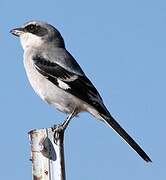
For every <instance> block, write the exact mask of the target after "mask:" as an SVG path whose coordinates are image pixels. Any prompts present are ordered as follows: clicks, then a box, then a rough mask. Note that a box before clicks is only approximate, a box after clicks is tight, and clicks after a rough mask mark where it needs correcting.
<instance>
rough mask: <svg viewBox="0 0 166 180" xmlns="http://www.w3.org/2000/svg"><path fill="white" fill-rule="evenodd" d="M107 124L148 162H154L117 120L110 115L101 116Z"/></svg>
mask: <svg viewBox="0 0 166 180" xmlns="http://www.w3.org/2000/svg"><path fill="white" fill-rule="evenodd" d="M101 116H102V117H103V118H104V119H105V121H106V123H108V124H109V125H110V126H111V127H112V128H113V129H114V130H115V131H116V132H117V133H118V134H119V135H120V136H121V137H122V138H123V139H124V140H125V141H126V142H127V143H128V144H129V145H130V146H131V147H132V148H133V149H134V150H135V151H136V152H137V153H138V154H139V155H140V156H141V157H142V158H143V159H144V160H145V161H146V162H152V161H151V159H150V158H149V157H148V155H147V154H146V153H145V152H144V151H143V149H142V148H141V147H140V146H139V145H138V144H137V143H136V142H135V141H134V139H133V138H132V137H130V136H129V134H128V133H127V132H126V131H125V130H124V129H123V128H122V127H121V126H120V125H119V124H118V123H117V122H116V120H115V119H114V118H113V117H112V116H111V115H110V116H109V117H105V116H104V115H101Z"/></svg>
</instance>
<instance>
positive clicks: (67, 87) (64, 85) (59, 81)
mask: <svg viewBox="0 0 166 180" xmlns="http://www.w3.org/2000/svg"><path fill="white" fill-rule="evenodd" d="M57 82H58V85H59V87H60V88H62V89H65V90H66V89H71V88H70V86H69V85H67V84H66V83H64V82H63V81H61V80H60V79H57Z"/></svg>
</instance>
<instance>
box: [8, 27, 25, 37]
mask: <svg viewBox="0 0 166 180" xmlns="http://www.w3.org/2000/svg"><path fill="white" fill-rule="evenodd" d="M10 33H12V34H13V35H15V36H20V35H21V34H23V33H24V28H15V29H12V30H10Z"/></svg>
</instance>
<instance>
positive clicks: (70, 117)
mask: <svg viewBox="0 0 166 180" xmlns="http://www.w3.org/2000/svg"><path fill="white" fill-rule="evenodd" d="M76 112H77V111H76V109H74V110H73V111H72V113H71V114H69V115H68V116H67V118H66V119H65V121H64V122H63V123H62V124H59V125H54V126H53V129H54V130H55V129H61V130H63V131H65V129H66V128H67V126H68V125H69V122H70V120H71V119H72V118H73V117H74V116H75V115H76Z"/></svg>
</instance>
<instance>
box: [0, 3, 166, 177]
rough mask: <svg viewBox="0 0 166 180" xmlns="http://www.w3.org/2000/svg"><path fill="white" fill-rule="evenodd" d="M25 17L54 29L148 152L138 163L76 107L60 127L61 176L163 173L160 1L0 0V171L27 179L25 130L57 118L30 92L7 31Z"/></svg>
mask: <svg viewBox="0 0 166 180" xmlns="http://www.w3.org/2000/svg"><path fill="white" fill-rule="evenodd" d="M32 19H37V20H44V21H47V22H49V23H51V24H52V25H54V26H55V27H57V28H58V29H59V30H60V32H61V34H62V35H63V37H64V39H65V42H66V47H67V49H68V50H69V51H70V52H71V53H72V55H73V56H74V57H75V58H76V60H77V61H78V62H79V63H80V65H81V67H82V68H83V70H84V71H85V73H86V74H87V75H88V77H89V78H90V79H91V81H92V82H93V83H94V85H95V86H96V87H97V89H98V90H99V92H100V94H101V95H102V97H103V99H104V102H105V104H106V106H107V107H108V109H110V112H111V114H112V115H113V116H114V117H115V118H116V119H117V120H118V122H119V123H120V124H121V125H122V126H123V127H124V128H125V129H126V130H127V131H128V132H129V133H130V134H131V135H132V136H133V137H134V139H136V140H137V142H138V143H139V144H140V145H141V146H142V147H143V149H144V150H145V151H146V152H147V153H148V154H149V156H150V157H151V159H152V160H153V163H151V164H147V163H145V162H144V161H143V160H142V159H141V158H139V156H138V155H137V154H136V153H135V152H133V151H132V150H131V148H129V146H128V145H127V144H125V143H124V141H122V140H121V138H119V136H117V135H116V134H115V133H114V131H112V129H110V128H109V127H108V126H107V125H105V124H104V123H102V122H100V121H96V120H95V119H94V117H92V116H91V115H89V114H87V113H83V114H80V116H79V118H75V119H74V120H73V121H72V123H71V124H70V127H69V128H68V129H67V130H66V133H65V157H66V159H65V160H66V176H67V179H68V180H71V179H72V180H74V179H81V180H84V179H87V180H88V179H95V180H101V179H122V178H123V179H128V180H130V179H131V180H133V179H135V180H139V179H151V180H156V179H164V178H166V171H165V166H166V163H165V162H166V155H165V150H166V143H165V128H166V121H165V119H166V113H165V107H166V95H165V93H166V83H165V77H166V70H165V69H166V68H165V67H166V1H163V0H158V1H154V0H140V1H131V0H126V1H123V0H117V1H110V0H102V1H95V0H91V1H88V0H84V1H78V0H70V1H63V0H61V1H56V0H54V1H43V2H42V1H33V0H29V1H21V0H15V1H9V0H1V2H0V40H1V41H0V52H1V71H0V81H1V93H0V99H1V113H0V116H1V131H0V137H1V148H0V154H1V163H0V169H1V173H0V179H5V180H9V179H17V180H19V179H24V180H29V179H30V178H31V162H30V161H29V160H28V159H29V158H30V146H29V141H28V135H27V133H28V131H29V130H31V129H34V128H42V127H50V126H51V125H53V124H54V123H59V122H61V121H62V120H63V119H64V118H65V115H64V114H62V113H60V112H58V111H56V110H54V109H53V108H52V107H50V106H49V105H47V104H45V103H44V102H42V100H41V99H40V98H39V97H38V96H37V95H36V94H35V93H34V92H33V90H32V88H31V87H30V85H29V82H28V80H27V77H26V75H25V71H24V67H23V59H22V56H23V50H22V48H21V46H20V42H19V40H18V39H17V38H15V37H13V36H12V35H10V34H9V30H10V29H12V28H14V27H18V26H20V25H22V24H23V23H24V22H26V21H28V20H32Z"/></svg>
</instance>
